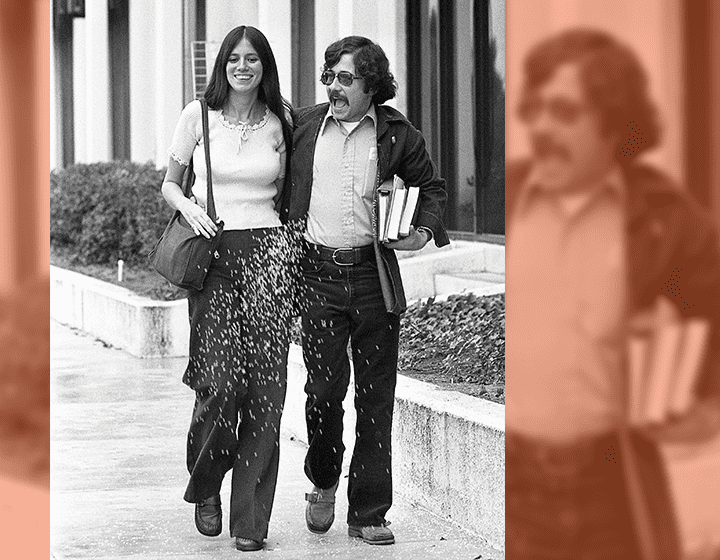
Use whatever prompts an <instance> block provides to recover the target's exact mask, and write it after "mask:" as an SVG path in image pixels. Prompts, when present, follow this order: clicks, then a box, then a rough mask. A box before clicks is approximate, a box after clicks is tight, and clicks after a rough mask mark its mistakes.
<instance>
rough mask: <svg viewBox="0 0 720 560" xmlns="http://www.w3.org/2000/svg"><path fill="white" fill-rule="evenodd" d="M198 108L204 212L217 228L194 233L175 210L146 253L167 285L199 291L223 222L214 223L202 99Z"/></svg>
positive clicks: (187, 184) (188, 180)
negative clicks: (209, 233)
mask: <svg viewBox="0 0 720 560" xmlns="http://www.w3.org/2000/svg"><path fill="white" fill-rule="evenodd" d="M200 103H201V105H202V126H203V139H204V143H205V164H206V168H207V213H208V216H210V219H211V220H212V221H213V222H215V223H216V224H217V226H218V230H217V232H216V233H215V235H214V236H213V237H211V238H210V239H206V238H205V237H204V236H203V235H198V234H196V233H195V232H194V231H193V229H192V228H191V227H190V224H188V223H187V221H186V220H185V217H184V216H183V215H182V212H180V211H179V210H176V211H175V213H174V214H173V217H172V218H171V219H170V222H169V223H168V225H167V227H166V228H165V231H164V232H163V234H162V236H161V237H160V239H159V240H158V242H157V244H156V245H155V247H154V248H153V250H152V251H150V254H149V258H150V263H151V264H152V266H153V268H154V269H155V270H156V271H157V272H158V273H159V274H160V275H162V276H163V277H164V278H166V279H167V280H168V281H169V282H170V283H171V284H173V285H175V286H177V287H179V288H184V289H186V290H202V287H203V284H204V283H205V276H206V275H207V272H208V269H209V268H210V263H211V262H212V259H213V255H214V254H215V251H216V250H217V247H218V245H219V243H220V235H221V234H222V231H223V225H224V224H223V222H222V221H218V220H217V215H216V212H215V200H214V198H213V191H212V171H211V167H210V142H209V134H208V108H207V102H206V101H205V99H204V98H203V99H200ZM193 176H194V174H193V172H192V161H191V162H190V166H189V168H188V170H187V173H186V174H185V177H184V180H183V194H184V195H185V196H189V195H190V189H191V188H192V183H193Z"/></svg>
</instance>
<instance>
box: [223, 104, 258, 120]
mask: <svg viewBox="0 0 720 560" xmlns="http://www.w3.org/2000/svg"><path fill="white" fill-rule="evenodd" d="M257 102H258V100H257V99H255V101H253V104H252V105H251V106H250V110H249V111H248V116H247V119H246V120H242V119H241V118H240V112H239V111H238V115H237V116H235V115H232V114H231V113H230V112H229V111H227V110H225V109H223V114H224V115H225V116H226V118H227V119H228V122H229V123H230V124H232V125H234V126H238V125H240V126H243V125H244V126H249V125H250V124H251V123H252V121H253V113H254V112H255V107H256V106H257Z"/></svg>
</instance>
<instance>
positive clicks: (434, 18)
mask: <svg viewBox="0 0 720 560" xmlns="http://www.w3.org/2000/svg"><path fill="white" fill-rule="evenodd" d="M504 19H505V14H504V2H503V1H502V0H419V1H418V0H263V1H260V0H153V2H147V1H146V0H92V1H85V0H54V5H53V27H52V45H53V58H52V61H51V66H52V68H51V80H52V83H53V87H54V95H53V97H52V106H51V115H52V117H51V120H52V123H51V162H50V165H51V168H58V167H64V166H67V165H71V164H73V163H78V162H87V163H89V162H95V161H109V160H113V159H118V160H121V159H129V160H132V161H137V162H147V161H152V162H154V163H155V164H156V165H157V166H158V167H162V166H164V165H167V148H168V146H169V144H170V141H171V138H172V133H173V129H174V126H175V123H176V120H177V118H178V116H179V114H180V111H181V110H182V108H183V107H184V105H185V104H186V103H188V102H189V101H191V100H192V99H193V98H194V97H196V96H197V95H198V92H202V88H203V87H204V83H205V81H204V80H205V76H206V75H207V73H209V72H210V70H211V68H212V62H213V60H214V58H213V57H214V54H215V52H216V50H217V48H218V47H219V44H220V42H221V41H222V39H223V37H224V36H225V35H226V33H227V32H228V31H229V30H230V29H232V28H233V27H236V26H237V25H252V26H255V27H257V28H258V29H260V30H262V31H263V33H264V34H265V35H266V36H267V38H268V40H269V41H270V44H271V46H272V48H273V52H274V54H275V57H276V60H277V63H278V70H279V73H280V84H281V88H282V92H283V95H284V96H285V97H286V98H288V99H289V100H290V101H291V102H292V104H293V105H294V106H296V107H301V106H305V105H310V104H314V103H317V102H320V101H324V100H326V96H325V91H324V86H322V84H320V82H319V69H320V66H321V65H322V62H323V53H324V50H325V48H326V47H327V45H329V44H330V43H331V42H333V41H335V40H336V39H338V38H340V37H344V36H347V35H364V36H367V37H369V38H370V39H372V40H374V41H376V42H377V43H379V44H380V45H381V46H382V47H383V49H384V50H385V52H386V54H387V56H388V58H389V60H390V66H391V71H392V72H393V73H394V74H395V77H396V79H397V81H398V83H399V86H400V87H399V92H398V96H397V98H396V99H394V100H392V101H391V102H390V103H389V104H391V105H393V106H395V107H396V108H397V109H399V110H400V111H402V112H403V113H404V114H405V115H407V116H408V118H409V119H410V120H411V122H412V123H413V124H414V125H415V126H416V127H417V128H419V129H420V130H422V132H423V134H424V135H425V138H426V140H427V142H428V149H429V151H430V153H431V156H432V157H433V159H434V160H435V161H436V162H437V163H438V165H439V167H440V171H441V174H442V175H443V176H444V177H445V178H446V179H447V182H448V193H449V204H448V210H447V213H446V216H445V219H446V222H447V224H448V226H449V228H450V229H451V230H456V231H460V232H466V233H470V234H473V235H475V234H483V235H491V236H493V235H495V236H502V235H503V234H504V225H505V224H504V222H505V215H504V81H505V21H504ZM500 239H502V237H500Z"/></svg>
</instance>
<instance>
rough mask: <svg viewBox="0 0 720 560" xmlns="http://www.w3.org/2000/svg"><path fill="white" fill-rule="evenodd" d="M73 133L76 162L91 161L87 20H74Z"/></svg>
mask: <svg viewBox="0 0 720 560" xmlns="http://www.w3.org/2000/svg"><path fill="white" fill-rule="evenodd" d="M72 25H73V133H74V139H73V142H74V144H75V145H74V149H75V162H76V163H85V162H87V161H89V159H88V154H87V140H88V139H87V123H88V120H89V119H88V114H87V113H88V101H87V100H88V88H87V74H86V71H85V69H86V67H87V44H86V41H85V30H86V29H87V22H86V21H85V18H75V19H73V23H72Z"/></svg>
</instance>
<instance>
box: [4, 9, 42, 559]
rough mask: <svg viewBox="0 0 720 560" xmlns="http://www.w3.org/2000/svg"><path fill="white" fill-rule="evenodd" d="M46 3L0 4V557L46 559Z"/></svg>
mask: <svg viewBox="0 0 720 560" xmlns="http://www.w3.org/2000/svg"><path fill="white" fill-rule="evenodd" d="M50 15H51V12H50V1H49V0H34V1H28V0H0V138H2V141H0V169H1V170H2V171H1V172H0V193H1V195H2V204H0V395H1V397H0V526H1V527H2V534H3V537H4V538H3V545H2V549H3V552H2V556H3V557H5V558H47V557H48V554H49V505H50V503H49V502H50V498H49V496H50V494H49V491H50V448H49V436H50V420H49V412H50V398H49V367H50V359H49V342H50V340H49V337H50V334H49V332H50V331H49V300H50V296H49V290H50V284H49V274H48V263H49V142H50V141H49V126H48V123H49V120H50V119H49V93H50V91H49V90H50V85H49V84H50V80H49V68H50V65H49V55H50V45H49V31H50V28H49V26H50Z"/></svg>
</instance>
